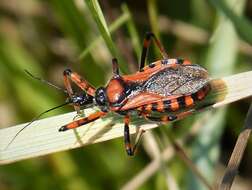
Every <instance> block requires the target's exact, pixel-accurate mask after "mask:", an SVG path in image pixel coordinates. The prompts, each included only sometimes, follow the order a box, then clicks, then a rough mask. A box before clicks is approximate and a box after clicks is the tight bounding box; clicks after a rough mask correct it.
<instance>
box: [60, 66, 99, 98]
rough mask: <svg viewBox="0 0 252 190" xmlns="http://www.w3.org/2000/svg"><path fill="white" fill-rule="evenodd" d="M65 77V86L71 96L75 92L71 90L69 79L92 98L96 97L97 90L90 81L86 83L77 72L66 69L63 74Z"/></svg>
mask: <svg viewBox="0 0 252 190" xmlns="http://www.w3.org/2000/svg"><path fill="white" fill-rule="evenodd" d="M63 75H64V84H65V86H66V89H67V91H68V94H69V95H72V94H73V91H72V90H71V85H70V81H69V79H70V80H71V81H73V82H74V83H75V84H76V85H77V86H78V87H80V88H81V89H82V90H85V91H86V92H87V93H88V94H89V95H91V96H94V95H95V88H94V87H93V86H91V85H90V84H89V83H88V81H86V80H85V79H84V78H82V77H81V76H80V75H78V74H77V73H76V72H72V71H71V70H70V69H66V70H65V71H64V72H63Z"/></svg>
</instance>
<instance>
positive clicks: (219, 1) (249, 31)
mask: <svg viewBox="0 0 252 190" xmlns="http://www.w3.org/2000/svg"><path fill="white" fill-rule="evenodd" d="M210 2H211V3H212V4H213V5H214V6H215V7H216V8H217V9H219V10H220V11H221V12H223V13H224V14H225V15H226V16H227V17H228V18H229V19H230V20H231V21H232V22H233V24H234V26H235V29H236V31H237V33H238V34H239V35H240V37H241V38H242V39H243V40H245V41H247V42H248V43H250V44H252V23H251V22H250V21H249V20H248V19H246V18H245V17H243V16H239V15H238V14H237V13H235V12H234V11H233V10H232V9H231V8H230V7H237V4H239V3H238V2H235V3H233V4H232V5H227V3H226V2H225V1H223V0H210Z"/></svg>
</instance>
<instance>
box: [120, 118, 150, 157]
mask: <svg viewBox="0 0 252 190" xmlns="http://www.w3.org/2000/svg"><path fill="white" fill-rule="evenodd" d="M129 122H130V118H129V116H128V115H126V116H125V117H124V145H125V149H126V152H127V154H128V156H134V155H135V153H136V150H137V148H138V145H139V142H140V141H141V139H142V136H143V133H144V132H145V131H144V130H141V129H140V131H139V132H138V133H137V135H136V137H137V138H136V142H135V144H134V146H133V147H132V145H131V140H130V131H129Z"/></svg>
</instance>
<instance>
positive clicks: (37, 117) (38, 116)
mask: <svg viewBox="0 0 252 190" xmlns="http://www.w3.org/2000/svg"><path fill="white" fill-rule="evenodd" d="M70 103H72V102H71V101H67V102H65V103H64V104H61V105H58V106H55V107H53V108H50V109H48V110H46V111H44V112H42V113H40V114H39V115H37V116H36V117H34V118H33V119H32V120H31V121H30V122H29V123H28V124H27V125H25V126H24V127H23V128H22V129H20V130H19V131H18V132H17V133H16V135H15V136H14V137H13V138H12V139H11V141H10V142H9V143H8V145H7V146H6V148H5V150H6V149H7V148H8V147H9V146H10V145H11V144H12V143H13V141H14V140H15V139H16V137H17V136H18V135H19V134H20V133H21V132H22V131H23V130H24V129H25V128H27V127H28V126H29V125H31V124H32V123H33V122H34V121H36V120H37V119H39V118H40V117H41V116H42V115H44V114H45V113H48V112H50V111H52V110H55V109H57V108H60V107H63V106H65V105H68V104H70Z"/></svg>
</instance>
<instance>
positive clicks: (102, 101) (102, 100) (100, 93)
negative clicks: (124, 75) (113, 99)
mask: <svg viewBox="0 0 252 190" xmlns="http://www.w3.org/2000/svg"><path fill="white" fill-rule="evenodd" d="M95 101H96V103H97V104H98V105H101V106H104V105H106V102H107V98H106V94H105V89H104V88H102V87H101V88H98V89H97V90H96V93H95Z"/></svg>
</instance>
